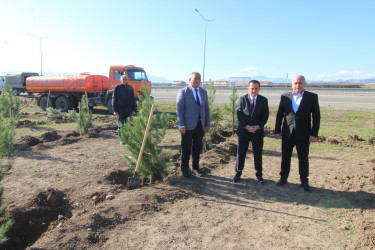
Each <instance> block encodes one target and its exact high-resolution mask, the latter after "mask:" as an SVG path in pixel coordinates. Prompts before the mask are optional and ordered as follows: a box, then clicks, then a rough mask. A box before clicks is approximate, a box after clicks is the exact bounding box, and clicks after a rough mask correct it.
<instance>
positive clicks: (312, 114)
mask: <svg viewBox="0 0 375 250" xmlns="http://www.w3.org/2000/svg"><path fill="white" fill-rule="evenodd" d="M305 87H306V80H305V77H304V76H302V75H297V76H295V77H294V78H293V80H292V88H293V91H292V92H288V93H285V94H283V95H281V100H280V105H279V109H278V111H277V115H276V124H275V138H276V139H282V142H281V151H282V158H281V172H280V176H281V177H280V180H279V181H277V182H276V185H278V186H282V185H284V184H286V183H287V179H288V176H289V172H290V160H291V157H292V152H293V147H294V146H296V149H297V155H298V163H299V175H300V179H301V186H302V187H303V189H304V190H305V191H307V192H311V188H310V186H309V179H308V176H309V147H310V142H317V141H318V131H319V126H320V108H319V102H318V95H317V94H314V93H311V92H308V91H305V90H304V89H305ZM311 118H312V121H311ZM281 125H282V126H281Z"/></svg>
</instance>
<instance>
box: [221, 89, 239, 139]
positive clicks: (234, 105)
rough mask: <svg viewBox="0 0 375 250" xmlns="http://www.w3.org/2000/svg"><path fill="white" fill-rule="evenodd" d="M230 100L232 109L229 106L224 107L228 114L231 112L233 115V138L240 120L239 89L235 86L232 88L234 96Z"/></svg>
mask: <svg viewBox="0 0 375 250" xmlns="http://www.w3.org/2000/svg"><path fill="white" fill-rule="evenodd" d="M229 99H230V107H228V106H227V105H226V106H225V107H224V108H225V110H226V111H227V112H229V113H230V114H231V115H230V116H231V118H232V119H231V124H230V125H231V127H232V136H233V135H234V130H235V128H236V127H237V125H238V119H237V112H236V110H237V100H238V95H237V89H236V87H235V86H233V87H232V95H231V96H230V97H229Z"/></svg>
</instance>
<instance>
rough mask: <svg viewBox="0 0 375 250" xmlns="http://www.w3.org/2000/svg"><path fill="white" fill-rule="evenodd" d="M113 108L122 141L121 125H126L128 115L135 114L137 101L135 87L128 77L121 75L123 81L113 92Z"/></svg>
mask: <svg viewBox="0 0 375 250" xmlns="http://www.w3.org/2000/svg"><path fill="white" fill-rule="evenodd" d="M112 108H113V114H114V115H115V116H117V123H118V137H119V139H120V144H123V142H122V141H121V133H120V130H121V126H125V123H126V120H127V119H128V117H130V116H132V115H135V110H136V109H137V103H136V101H135V97H134V90H133V87H132V86H130V85H129V84H128V77H127V76H126V75H122V76H121V83H120V84H118V85H116V87H115V89H114V90H113V93H112Z"/></svg>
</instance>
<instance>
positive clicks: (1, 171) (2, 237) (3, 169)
mask: <svg viewBox="0 0 375 250" xmlns="http://www.w3.org/2000/svg"><path fill="white" fill-rule="evenodd" d="M11 168H12V164H11V163H10V162H9V161H8V162H6V163H5V164H1V165H0V181H1V180H2V179H3V178H4V176H5V175H6V174H7V173H8V171H9V170H10V169H11ZM3 192H4V189H3V188H0V207H1V205H2V202H3V199H4V198H3ZM5 213H6V208H1V210H0V219H1V218H3V217H4V216H5ZM13 223H14V221H13V220H7V221H5V222H3V223H1V224H0V245H1V244H3V243H4V242H6V241H7V240H8V238H7V236H6V232H7V231H8V230H9V228H10V227H11V226H12V225H13Z"/></svg>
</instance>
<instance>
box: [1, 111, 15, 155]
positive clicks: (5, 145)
mask: <svg viewBox="0 0 375 250" xmlns="http://www.w3.org/2000/svg"><path fill="white" fill-rule="evenodd" d="M15 134H16V133H15V132H14V125H12V124H11V123H10V122H9V119H4V118H3V116H2V115H1V114H0V158H2V157H6V156H11V155H12V154H13V152H14V149H13V143H12V140H13V137H14V136H15Z"/></svg>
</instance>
